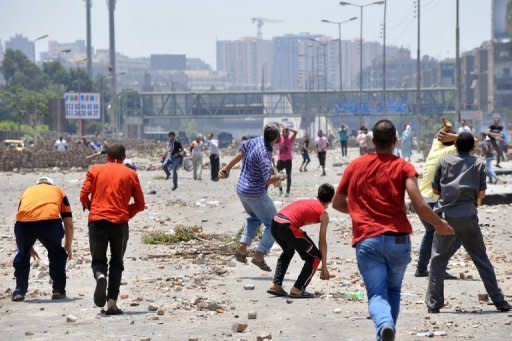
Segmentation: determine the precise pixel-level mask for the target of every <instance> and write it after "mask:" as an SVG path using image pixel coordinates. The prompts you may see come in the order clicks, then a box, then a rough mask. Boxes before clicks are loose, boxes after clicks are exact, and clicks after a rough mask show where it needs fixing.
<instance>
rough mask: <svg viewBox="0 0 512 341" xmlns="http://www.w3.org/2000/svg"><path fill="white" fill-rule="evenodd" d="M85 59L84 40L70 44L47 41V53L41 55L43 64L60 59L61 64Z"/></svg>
mask: <svg viewBox="0 0 512 341" xmlns="http://www.w3.org/2000/svg"><path fill="white" fill-rule="evenodd" d="M93 51H94V50H93ZM93 53H94V52H93ZM85 57H87V48H86V45H85V40H76V41H74V42H71V43H59V42H58V41H55V40H49V41H48V52H43V53H41V60H42V61H43V62H48V61H57V60H59V59H60V60H61V62H62V63H65V62H66V61H67V60H70V61H73V60H80V59H83V58H85Z"/></svg>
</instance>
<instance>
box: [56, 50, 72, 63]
mask: <svg viewBox="0 0 512 341" xmlns="http://www.w3.org/2000/svg"><path fill="white" fill-rule="evenodd" d="M70 52H71V49H62V50H60V51H59V54H58V59H57V60H58V61H59V64H60V55H61V53H70Z"/></svg>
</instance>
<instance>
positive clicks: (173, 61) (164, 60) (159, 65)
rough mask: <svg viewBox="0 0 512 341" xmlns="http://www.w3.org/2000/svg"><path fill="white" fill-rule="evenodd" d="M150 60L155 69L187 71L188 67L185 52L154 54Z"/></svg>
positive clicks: (152, 67) (152, 68)
mask: <svg viewBox="0 0 512 341" xmlns="http://www.w3.org/2000/svg"><path fill="white" fill-rule="evenodd" d="M149 62H150V66H151V70H153V71H164V70H166V71H185V69H186V68H187V57H186V56H185V55H184V54H152V55H151V56H150V57H149Z"/></svg>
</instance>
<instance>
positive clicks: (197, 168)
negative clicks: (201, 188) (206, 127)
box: [190, 135, 204, 180]
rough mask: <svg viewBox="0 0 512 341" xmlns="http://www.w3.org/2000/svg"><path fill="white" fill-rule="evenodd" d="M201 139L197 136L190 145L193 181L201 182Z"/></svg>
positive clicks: (202, 146)
mask: <svg viewBox="0 0 512 341" xmlns="http://www.w3.org/2000/svg"><path fill="white" fill-rule="evenodd" d="M203 148H204V144H203V138H202V136H201V135H197V136H196V139H195V140H194V141H192V143H191V144H190V152H191V153H192V166H193V169H194V171H193V172H194V180H201V178H202V174H203Z"/></svg>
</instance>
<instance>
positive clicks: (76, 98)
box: [64, 92, 101, 120]
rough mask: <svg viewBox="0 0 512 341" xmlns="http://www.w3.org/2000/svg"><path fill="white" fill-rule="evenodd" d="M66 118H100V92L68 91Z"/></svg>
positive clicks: (66, 94) (65, 98) (65, 95)
mask: <svg viewBox="0 0 512 341" xmlns="http://www.w3.org/2000/svg"><path fill="white" fill-rule="evenodd" d="M64 103H65V105H66V118H67V119H71V120H99V119H100V118H101V110H100V108H101V107H100V94H98V93H94V92H80V93H79V92H66V93H65V94H64Z"/></svg>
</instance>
